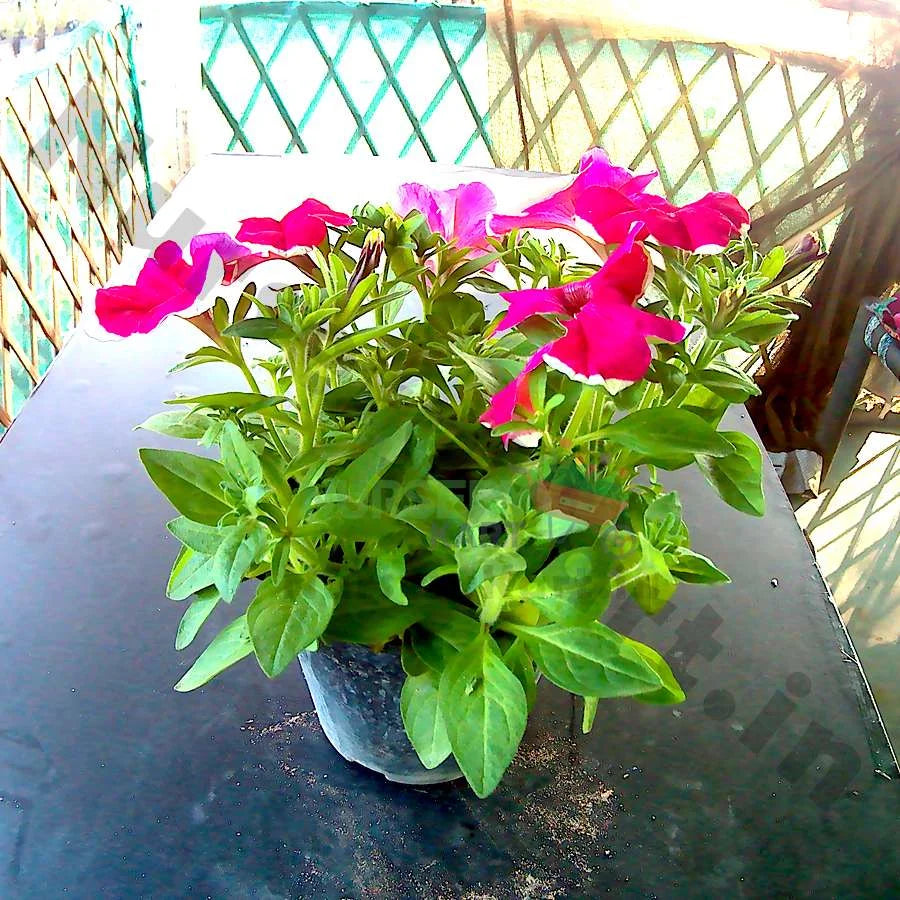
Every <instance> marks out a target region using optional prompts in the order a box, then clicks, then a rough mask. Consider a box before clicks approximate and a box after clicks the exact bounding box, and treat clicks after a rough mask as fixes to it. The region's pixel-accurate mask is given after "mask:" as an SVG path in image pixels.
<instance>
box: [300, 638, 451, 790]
mask: <svg viewBox="0 0 900 900" xmlns="http://www.w3.org/2000/svg"><path fill="white" fill-rule="evenodd" d="M300 666H301V668H302V669H303V674H304V675H305V676H306V683H307V685H308V687H309V693H310V695H311V696H312V699H313V703H314V704H315V706H316V712H317V713H318V715H319V722H320V724H321V725H322V730H323V731H324V732H325V736H326V737H327V738H328V740H329V741H330V742H331V745H332V746H333V747H334V749H335V750H337V752H338V753H340V754H341V756H343V757H344V759H347V760H349V761H350V762H355V763H359V764H360V765H361V766H365V767H366V768H367V769H372V770H373V771H375V772H380V773H381V774H382V775H384V777H385V778H387V779H388V780H389V781H398V782H401V783H403V784H437V783H439V782H442V781H452V780H453V779H455V778H461V777H462V772H460V770H459V767H458V766H457V765H456V761H455V760H454V759H453V757H452V756H450V757H448V758H447V759H446V760H444V762H442V763H441V764H440V765H439V766H437V768H434V769H426V768H425V766H423V765H422V763H421V762H420V761H419V757H418V756H417V754H416V751H415V750H414V749H413V747H412V744H410V742H409V738H408V737H407V736H406V730H405V729H404V728H403V719H402V718H401V716H400V690H401V688H402V687H403V682H404V680H405V679H406V673H405V672H404V671H403V667H402V666H401V664H400V651H399V648H398V649H392V648H388V649H386V650H384V651H382V652H381V653H376V652H375V651H373V650H370V649H369V648H368V647H363V646H360V645H359V644H330V645H324V644H321V645H320V646H319V649H318V650H316V651H315V652H311V653H301V654H300Z"/></svg>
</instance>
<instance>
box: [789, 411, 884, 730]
mask: <svg viewBox="0 0 900 900" xmlns="http://www.w3.org/2000/svg"><path fill="white" fill-rule="evenodd" d="M892 418H896V417H895V416H892ZM829 483H830V484H831V485H832V486H831V487H830V489H829V490H826V491H824V492H823V493H821V494H820V496H819V497H817V498H816V499H815V500H810V501H808V502H806V503H804V504H803V505H802V506H801V507H800V508H799V509H798V510H797V518H798V520H799V521H800V524H801V525H802V526H803V528H805V529H806V531H807V534H808V535H809V537H810V540H811V541H812V543H813V545H814V547H815V548H816V554H817V556H818V560H819V566H820V568H821V569H822V574H823V575H824V576H825V578H826V580H827V581H828V584H829V585H830V586H831V590H832V593H833V594H834V598H835V601H836V603H837V605H838V607H839V608H840V610H841V615H842V617H843V619H844V622H845V623H846V625H847V628H848V630H849V631H850V635H851V637H852V638H853V642H854V643H855V644H856V649H857V652H858V653H859V656H860V659H861V660H862V664H863V668H864V669H865V672H866V676H867V677H868V679H869V683H870V685H871V687H872V692H873V693H874V695H875V699H876V701H877V703H878V706H879V708H880V709H881V714H882V716H883V718H884V722H885V725H886V727H887V730H888V733H889V734H890V736H891V741H892V742H893V744H894V745H895V747H896V746H898V745H900V437H898V436H897V435H896V434H889V433H884V432H878V431H872V432H870V430H869V427H860V426H855V427H852V428H850V429H848V432H847V434H846V436H845V438H844V440H843V442H842V444H841V447H840V448H839V450H838V455H837V458H836V459H835V463H834V466H833V468H832V471H831V473H829V478H828V480H827V481H826V485H825V486H826V487H828V486H829Z"/></svg>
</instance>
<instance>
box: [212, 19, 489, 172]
mask: <svg viewBox="0 0 900 900" xmlns="http://www.w3.org/2000/svg"><path fill="white" fill-rule="evenodd" d="M201 22H202V23H203V26H204V32H205V40H206V44H207V47H206V50H205V56H206V61H205V62H204V63H203V65H202V68H201V76H202V79H203V85H204V87H205V89H206V91H207V92H208V94H209V96H210V97H211V99H212V100H213V101H214V103H215V106H216V108H217V110H218V111H219V113H221V116H222V118H223V119H224V122H225V124H226V125H227V129H228V132H230V133H227V137H225V141H226V147H227V149H229V150H234V149H244V150H246V151H248V152H252V151H254V150H262V151H267V152H271V151H273V150H276V152H289V151H291V150H298V151H300V152H307V150H309V149H319V148H321V147H322V146H323V145H324V146H327V147H328V148H329V149H333V150H337V151H339V152H347V153H351V152H353V151H355V150H357V149H366V150H367V151H368V152H369V153H372V154H374V155H379V154H388V155H392V156H406V155H408V154H410V153H415V154H418V155H420V156H424V157H425V158H427V159H430V160H438V159H440V160H444V161H448V162H455V163H461V162H481V163H487V164H491V163H496V162H497V161H498V160H497V156H496V154H495V153H494V150H493V146H492V143H491V138H490V134H489V131H488V125H487V115H486V109H487V104H486V89H487V77H486V74H487V46H486V42H485V15H484V11H483V10H481V9H478V8H472V7H455V6H440V5H428V6H424V5H423V6H412V5H406V4H397V3H374V4H353V3H351V4H348V3H338V2H308V3H298V2H285V3H279V2H275V3H248V4H231V5H224V6H209V7H204V8H203V9H202V11H201ZM225 56H227V59H224V58H223V57H225ZM242 67H243V68H242ZM298 72H302V73H303V74H304V76H306V74H307V72H309V73H313V72H314V73H315V75H314V76H313V77H312V78H311V79H309V80H310V81H311V83H315V84H316V87H315V89H314V90H313V91H311V92H307V93H306V95H305V96H303V91H302V84H301V83H300V82H301V79H299V78H298V77H297V73H298ZM282 73H283V75H282ZM304 80H305V79H304ZM250 83H252V85H253V86H252V89H250V90H249V92H248V90H247V89H248V86H249V84H250ZM261 103H265V104H266V105H267V106H268V115H264V116H263V117H262V118H261V119H260V117H259V110H260V104H261ZM323 110H324V112H325V114H326V116H327V119H326V118H323V116H322V113H323ZM323 122H324V123H325V124H323ZM276 129H277V130H280V131H281V133H282V135H283V134H284V132H285V131H286V132H287V142H286V143H282V144H277V145H276V144H274V143H273V141H274V140H276V138H275V137H274V134H275V132H276Z"/></svg>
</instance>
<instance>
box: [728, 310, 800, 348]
mask: <svg viewBox="0 0 900 900" xmlns="http://www.w3.org/2000/svg"><path fill="white" fill-rule="evenodd" d="M796 318H797V317H796V316H795V315H791V314H782V313H774V312H767V311H766V310H759V311H757V312H750V313H742V314H741V315H740V316H738V318H737V321H736V322H734V324H732V325H731V327H730V328H729V329H728V332H727V336H728V337H732V338H737V339H738V340H740V341H745V342H746V343H747V344H750V345H751V346H757V345H759V344H768V343H769V341H771V340H772V338H774V337H778V335H779V334H781V332H782V331H784V329H785V328H787V324H788V322H790V321H791V320H792V319H796Z"/></svg>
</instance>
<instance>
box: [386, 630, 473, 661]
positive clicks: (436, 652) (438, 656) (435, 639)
mask: <svg viewBox="0 0 900 900" xmlns="http://www.w3.org/2000/svg"><path fill="white" fill-rule="evenodd" d="M407 636H408V637H409V644H410V649H411V651H412V652H413V653H415V655H416V657H417V659H418V660H419V661H420V662H421V663H422V664H423V665H424V666H425V667H426V668H427V669H431V670H432V671H434V672H438V673H440V672H443V671H444V669H445V668H446V667H447V663H448V662H449V661H450V660H451V659H452V658H453V657H454V656H455V655H456V653H457V652H458V651H459V649H461V648H459V647H457V646H456V645H455V644H451V643H450V642H449V641H447V640H444V638H442V637H440V636H438V635H436V634H434V633H433V632H432V631H430V630H428V629H426V628H424V627H423V625H422V624H418V623H417V624H416V625H413V626H412V627H411V628H409V629H408V630H407V631H406V633H405V634H404V635H403V639H404V640H406V638H407ZM475 636H477V629H476V635H473V636H470V637H469V640H468V641H466V642H465V643H464V644H463V645H462V646H463V647H467V646H468V645H469V644H471V643H472V641H473V640H474V639H475Z"/></svg>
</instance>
